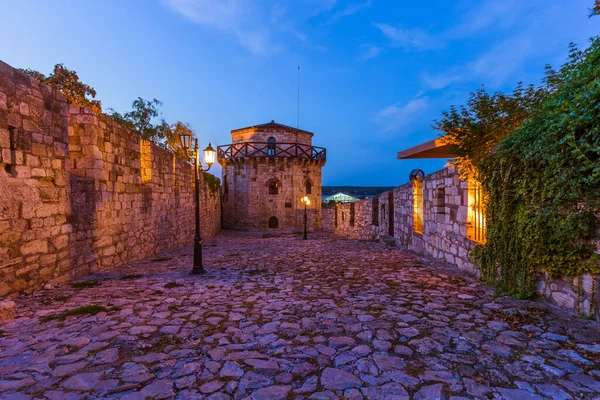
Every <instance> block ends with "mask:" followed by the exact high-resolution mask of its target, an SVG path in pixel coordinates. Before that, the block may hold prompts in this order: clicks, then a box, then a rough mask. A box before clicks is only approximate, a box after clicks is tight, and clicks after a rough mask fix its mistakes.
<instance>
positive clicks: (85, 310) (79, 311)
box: [40, 304, 108, 322]
mask: <svg viewBox="0 0 600 400" xmlns="http://www.w3.org/2000/svg"><path fill="white" fill-rule="evenodd" d="M107 311H108V309H107V308H105V307H103V306H99V305H95V304H94V305H89V306H83V307H77V308H74V309H72V310H68V311H63V312H62V313H59V314H52V315H46V316H45V317H42V318H40V322H49V321H52V320H55V319H56V320H58V321H64V320H65V319H67V317H71V316H75V315H86V314H90V315H96V314H98V313H100V312H107Z"/></svg>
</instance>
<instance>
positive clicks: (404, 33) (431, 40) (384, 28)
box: [374, 23, 442, 50]
mask: <svg viewBox="0 0 600 400" xmlns="http://www.w3.org/2000/svg"><path fill="white" fill-rule="evenodd" d="M374 25H375V26H376V27H377V28H378V29H379V30H380V31H381V33H382V34H383V35H384V36H385V37H386V38H387V39H388V40H389V42H390V46H392V47H403V48H406V49H419V50H430V49H435V48H438V47H440V46H441V45H442V42H441V41H440V40H438V39H437V38H435V37H434V36H433V35H431V34H429V33H428V32H427V31H425V30H423V29H403V28H400V27H397V26H393V25H390V24H382V23H375V24H374Z"/></svg>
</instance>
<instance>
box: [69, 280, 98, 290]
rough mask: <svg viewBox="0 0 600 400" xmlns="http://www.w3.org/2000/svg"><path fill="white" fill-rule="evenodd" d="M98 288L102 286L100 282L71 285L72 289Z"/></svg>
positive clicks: (74, 283)
mask: <svg viewBox="0 0 600 400" xmlns="http://www.w3.org/2000/svg"><path fill="white" fill-rule="evenodd" d="M96 286H100V282H98V281H83V282H73V283H71V287H72V288H73V289H87V288H93V287H96Z"/></svg>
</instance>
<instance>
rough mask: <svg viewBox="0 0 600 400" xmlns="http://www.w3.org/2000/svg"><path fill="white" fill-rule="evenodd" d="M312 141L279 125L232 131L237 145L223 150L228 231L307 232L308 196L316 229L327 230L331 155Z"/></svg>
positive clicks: (307, 135) (308, 134)
mask: <svg viewBox="0 0 600 400" xmlns="http://www.w3.org/2000/svg"><path fill="white" fill-rule="evenodd" d="M312 136H313V134H312V133H311V132H307V131H303V130H297V129H295V128H291V127H289V126H286V125H282V124H278V123H275V122H274V121H271V122H270V123H266V124H262V125H257V126H252V127H248V128H243V129H237V130H233V131H231V138H232V144H230V145H226V146H219V163H221V165H222V166H223V179H222V181H223V200H222V203H223V226H224V227H225V228H229V229H239V230H267V229H302V228H303V226H304V205H303V203H302V202H301V199H302V198H303V197H304V196H308V198H309V199H310V201H311V204H310V206H309V207H308V209H307V212H308V215H309V217H308V220H307V221H308V225H309V227H310V229H311V230H313V229H315V228H319V227H320V226H321V168H322V167H323V165H324V164H325V149H320V148H313V147H312ZM269 140H271V141H272V142H271V143H272V145H271V147H269V145H268V142H269ZM315 149H318V150H315ZM317 151H319V152H320V151H322V153H318V152H317ZM271 185H274V187H271V188H270V186H271ZM308 186H310V189H308ZM273 189H276V190H273ZM308 191H310V193H308ZM270 222H271V223H272V224H271V225H270ZM275 222H276V225H273V224H274V223H275Z"/></svg>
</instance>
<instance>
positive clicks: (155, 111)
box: [108, 97, 169, 144]
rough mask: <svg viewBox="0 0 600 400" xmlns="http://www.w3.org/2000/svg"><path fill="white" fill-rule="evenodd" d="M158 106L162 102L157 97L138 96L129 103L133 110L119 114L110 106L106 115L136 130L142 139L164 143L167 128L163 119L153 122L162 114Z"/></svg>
mask: <svg viewBox="0 0 600 400" xmlns="http://www.w3.org/2000/svg"><path fill="white" fill-rule="evenodd" d="M160 106H162V103H161V102H160V101H159V100H157V99H152V100H144V99H142V98H141V97H138V98H137V99H135V100H134V101H133V103H132V105H131V107H132V108H133V110H131V111H129V112H126V113H124V114H121V113H119V112H117V111H115V110H113V109H112V108H111V109H110V113H109V114H108V115H109V116H110V117H111V118H112V119H114V120H115V121H117V122H118V123H119V124H121V125H123V126H124V127H126V128H129V129H131V130H133V131H135V132H137V133H138V134H139V135H140V137H141V138H142V139H144V140H150V141H152V142H154V143H157V144H160V143H164V140H165V138H166V131H167V130H168V129H169V125H168V124H167V123H166V121H165V120H164V119H159V120H158V121H156V122H155V120H156V119H157V118H158V117H159V116H160V115H161V114H162V112H161V111H160Z"/></svg>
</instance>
